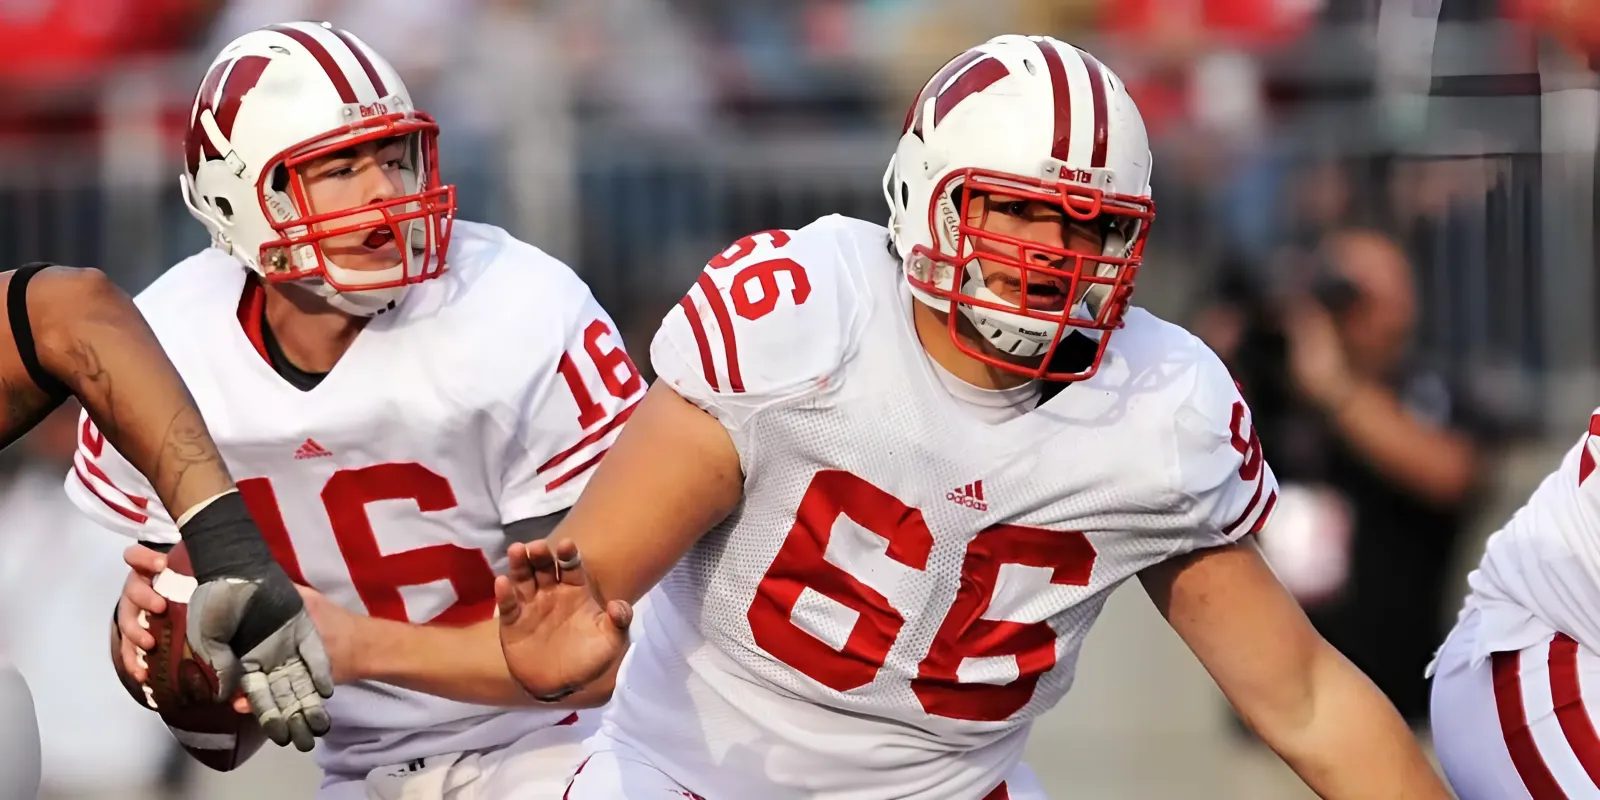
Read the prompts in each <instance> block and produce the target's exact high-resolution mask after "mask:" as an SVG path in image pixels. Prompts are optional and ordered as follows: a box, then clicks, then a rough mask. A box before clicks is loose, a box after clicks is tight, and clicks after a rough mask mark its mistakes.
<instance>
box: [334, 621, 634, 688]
mask: <svg viewBox="0 0 1600 800" xmlns="http://www.w3.org/2000/svg"><path fill="white" fill-rule="evenodd" d="M354 649H355V651H356V652H357V653H359V654H360V658H359V660H358V662H357V663H356V664H355V665H354V668H353V670H352V672H353V673H354V675H353V676H352V679H353V680H374V681H380V682H382V683H388V684H392V685H395V686H401V687H404V688H407V689H412V690H414V691H418V692H425V693H427V694H431V695H436V696H438V697H444V698H447V699H450V700H457V701H460V702H463V703H478V704H481V705H490V706H540V707H557V708H593V707H595V706H599V705H603V704H604V703H605V702H606V701H607V700H609V699H610V697H611V688H612V686H613V685H614V683H615V680H616V676H615V672H613V674H612V675H611V676H609V677H608V678H606V679H604V680H601V681H596V682H595V683H593V684H590V685H589V686H586V687H584V688H583V690H582V691H580V692H578V693H576V694H573V695H570V696H568V697H565V698H563V699H562V700H561V702H559V703H540V702H539V701H537V700H534V699H533V698H532V697H531V696H529V695H528V693H527V692H526V691H525V690H524V689H523V688H522V686H521V685H520V684H518V683H517V681H516V680H515V679H514V678H512V677H511V672H510V671H509V670H508V669H507V668H506V659H505V656H504V654H503V653H502V652H501V650H500V635H499V627H498V623H496V622H495V620H493V619H490V620H487V621H485V622H480V623H477V624H474V625H469V626H466V627H462V628H452V627H446V626H443V625H410V624H407V623H403V622H394V621H392V620H385V619H374V618H372V617H361V618H360V624H359V625H358V626H357V628H356V647H355V648H354Z"/></svg>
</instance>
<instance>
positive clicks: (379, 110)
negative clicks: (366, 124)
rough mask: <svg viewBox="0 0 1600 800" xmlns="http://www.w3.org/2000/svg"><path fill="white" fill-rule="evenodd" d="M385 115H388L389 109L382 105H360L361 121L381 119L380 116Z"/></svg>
mask: <svg viewBox="0 0 1600 800" xmlns="http://www.w3.org/2000/svg"><path fill="white" fill-rule="evenodd" d="M387 113H389V107H388V106H386V105H384V104H383V103H362V104H361V118H362V119H366V118H368V117H381V116H383V115H384V114H387Z"/></svg>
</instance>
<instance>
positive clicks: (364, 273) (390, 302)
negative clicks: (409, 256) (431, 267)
mask: <svg viewBox="0 0 1600 800" xmlns="http://www.w3.org/2000/svg"><path fill="white" fill-rule="evenodd" d="M324 269H326V270H327V272H328V275H329V276H331V277H332V278H333V279H334V280H336V281H338V282H339V283H341V284H343V285H345V286H350V285H360V284H362V283H388V282H392V281H398V280H400V279H401V278H402V277H404V276H405V265H404V264H395V265H394V266H392V267H389V268H388V269H381V270H355V269H345V268H344V267H341V266H339V265H337V264H334V263H333V262H332V261H331V260H330V261H328V262H327V263H326V265H325V266H324ZM307 284H308V286H309V288H310V289H311V290H312V291H313V292H315V293H316V294H317V296H318V297H321V298H322V299H323V300H326V301H327V302H328V305H331V306H333V307H334V308H336V309H339V310H340V311H343V312H344V313H346V314H351V315H353V316H357V317H373V316H377V315H379V314H382V313H384V312H386V311H390V310H392V309H393V308H394V307H395V306H396V305H398V304H399V302H400V298H402V297H404V296H405V293H406V289H407V288H409V287H407V286H387V287H384V288H381V289H345V290H340V289H335V288H334V287H333V286H332V285H331V284H329V283H328V282H327V281H324V280H321V279H313V280H310V281H307Z"/></svg>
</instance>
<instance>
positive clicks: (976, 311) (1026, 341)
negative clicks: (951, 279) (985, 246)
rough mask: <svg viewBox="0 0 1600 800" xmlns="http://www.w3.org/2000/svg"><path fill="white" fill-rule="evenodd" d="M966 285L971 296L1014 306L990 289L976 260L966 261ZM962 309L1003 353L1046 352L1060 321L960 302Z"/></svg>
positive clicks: (963, 290)
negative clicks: (968, 262) (1034, 317)
mask: <svg viewBox="0 0 1600 800" xmlns="http://www.w3.org/2000/svg"><path fill="white" fill-rule="evenodd" d="M965 273H966V274H965V278H966V280H965V281H964V285H963V286H962V287H961V293H962V294H964V295H967V296H969V297H976V298H977V299H979V300H983V301H984V302H988V303H999V304H1001V305H1010V306H1014V305H1015V303H1011V302H1008V301H1006V300H1005V299H1003V298H1001V297H1000V295H997V294H995V293H994V292H992V291H990V290H989V287H988V286H986V285H984V282H983V267H981V266H979V264H978V262H976V261H974V262H972V263H971V264H968V265H967V268H966V271H965ZM957 307H958V308H960V309H961V313H963V314H965V315H966V316H967V319H968V320H971V321H972V324H973V326H974V327H976V328H977V329H978V332H979V333H981V334H983V338H984V339H985V340H986V341H988V342H989V345H990V346H991V347H993V348H995V349H996V350H999V351H1000V352H1002V353H1007V354H1009V355H1013V356H1019V357H1022V358H1031V357H1033V356H1037V355H1039V354H1041V353H1043V352H1044V351H1045V350H1046V349H1048V348H1049V347H1050V343H1051V342H1053V341H1055V338H1056V331H1057V330H1059V329H1060V328H1061V324H1060V323H1057V322H1050V321H1047V320H1041V319H1033V318H1032V317H1028V316H1025V315H1022V314H1012V313H1010V312H1006V311H996V310H994V309H992V308H983V307H980V306H974V305H969V304H966V303H958V304H957Z"/></svg>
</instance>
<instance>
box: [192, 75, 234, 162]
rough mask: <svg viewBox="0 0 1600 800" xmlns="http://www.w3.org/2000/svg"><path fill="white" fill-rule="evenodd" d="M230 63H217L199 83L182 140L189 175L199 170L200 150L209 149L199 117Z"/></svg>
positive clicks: (209, 106)
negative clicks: (198, 92) (187, 127)
mask: <svg viewBox="0 0 1600 800" xmlns="http://www.w3.org/2000/svg"><path fill="white" fill-rule="evenodd" d="M231 63H233V62H231V61H219V62H217V63H215V64H212V65H211V71H210V72H207V73H206V78H205V80H204V81H201V82H200V94H199V96H198V97H196V98H195V101H194V102H195V105H194V115H193V116H191V117H190V118H189V131H188V134H187V135H185V136H184V138H183V157H184V161H185V162H186V163H187V164H188V166H189V174H190V175H193V174H194V172H195V170H197V169H200V153H201V150H202V149H204V148H207V147H210V144H211V143H210V141H209V140H208V137H207V136H206V131H205V129H204V128H202V127H200V115H201V114H202V113H204V112H205V111H206V110H207V109H209V108H211V102H212V100H214V99H215V98H216V96H217V87H219V86H221V85H222V73H224V72H227V71H228V65H229V64H231ZM213 149H214V148H213Z"/></svg>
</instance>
